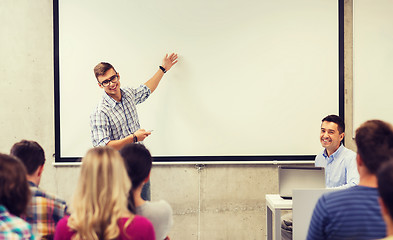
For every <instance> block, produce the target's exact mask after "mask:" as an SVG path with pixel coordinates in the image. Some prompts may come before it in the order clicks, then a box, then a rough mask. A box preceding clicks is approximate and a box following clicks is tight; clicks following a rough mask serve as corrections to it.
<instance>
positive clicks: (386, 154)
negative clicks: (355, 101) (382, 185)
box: [355, 120, 393, 174]
mask: <svg viewBox="0 0 393 240" xmlns="http://www.w3.org/2000/svg"><path fill="white" fill-rule="evenodd" d="M355 141H356V145H357V154H358V156H357V158H358V165H359V163H361V164H362V165H359V166H358V168H359V173H360V168H361V167H362V166H365V167H366V170H367V171H368V173H370V174H377V171H378V170H379V168H380V166H381V165H382V164H383V163H385V162H387V161H388V160H389V159H390V158H392V157H393V128H392V125H390V124H389V123H387V122H384V121H381V120H370V121H366V122H365V123H363V124H362V125H361V126H360V127H359V128H358V129H357V130H356V137H355Z"/></svg>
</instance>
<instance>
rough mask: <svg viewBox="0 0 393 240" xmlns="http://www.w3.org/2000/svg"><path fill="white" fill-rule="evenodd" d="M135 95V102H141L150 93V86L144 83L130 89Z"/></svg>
mask: <svg viewBox="0 0 393 240" xmlns="http://www.w3.org/2000/svg"><path fill="white" fill-rule="evenodd" d="M132 90H133V94H134V97H135V103H136V104H140V103H143V102H144V101H145V100H146V99H147V98H148V97H149V96H150V94H151V91H150V88H148V87H147V86H146V85H143V84H142V85H140V86H139V87H138V88H135V89H132Z"/></svg>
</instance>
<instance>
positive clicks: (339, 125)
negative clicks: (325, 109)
mask: <svg viewBox="0 0 393 240" xmlns="http://www.w3.org/2000/svg"><path fill="white" fill-rule="evenodd" d="M325 121H326V122H334V123H336V124H337V128H338V132H339V133H340V134H341V133H343V132H345V123H344V120H343V119H342V118H341V117H339V116H337V115H328V116H326V117H324V118H323V119H322V122H325Z"/></svg>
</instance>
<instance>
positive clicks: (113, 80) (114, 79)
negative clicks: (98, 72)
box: [99, 73, 119, 87]
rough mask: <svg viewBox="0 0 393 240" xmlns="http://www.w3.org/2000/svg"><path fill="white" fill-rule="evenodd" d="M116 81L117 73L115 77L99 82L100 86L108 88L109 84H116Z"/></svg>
mask: <svg viewBox="0 0 393 240" xmlns="http://www.w3.org/2000/svg"><path fill="white" fill-rule="evenodd" d="M117 80H119V75H117V73H116V74H115V75H113V76H112V77H110V78H108V79H107V80H104V81H102V82H99V83H100V84H101V85H102V86H104V87H108V86H109V84H110V83H111V82H112V83H116V82H117Z"/></svg>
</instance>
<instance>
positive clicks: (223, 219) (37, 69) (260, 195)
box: [0, 0, 353, 239]
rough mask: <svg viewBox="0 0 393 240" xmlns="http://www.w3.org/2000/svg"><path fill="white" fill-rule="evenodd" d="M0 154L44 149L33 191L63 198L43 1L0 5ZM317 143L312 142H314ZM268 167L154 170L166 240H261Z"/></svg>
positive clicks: (65, 184) (65, 175) (67, 187)
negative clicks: (19, 145) (168, 213)
mask: <svg viewBox="0 0 393 240" xmlns="http://www.w3.org/2000/svg"><path fill="white" fill-rule="evenodd" d="M345 4H346V9H345V11H346V20H345V24H346V25H345V26H346V33H345V34H346V40H345V76H346V82H345V84H346V85H345V88H346V89H345V92H346V93H345V96H346V100H345V114H346V116H345V117H346V123H347V134H348V135H347V138H346V143H347V145H348V146H351V148H353V141H352V139H351V138H352V136H351V133H352V47H351V45H352V10H351V9H352V7H351V5H352V1H345ZM0 22H1V23H2V26H1V37H0V53H1V58H0V76H1V77H2V79H1V81H0V89H1V94H0V109H1V110H0V129H1V133H2V134H1V135H2V137H1V138H0V152H5V153H8V152H9V149H10V148H11V146H12V144H13V143H14V142H16V141H19V140H21V139H31V140H36V141H37V142H39V143H40V144H41V145H42V146H43V148H44V149H45V151H46V159H47V162H46V165H45V172H44V176H43V179H42V183H41V187H42V188H44V189H47V190H49V191H51V192H53V193H56V194H58V195H59V196H61V197H62V198H64V199H66V200H67V201H69V200H70V199H71V195H72V193H73V191H74V189H75V184H76V181H77V176H78V171H79V167H54V166H53V165H52V164H53V162H54V158H53V154H54V123H53V122H54V116H53V115H54V104H53V92H54V89H53V88H54V85H53V33H52V32H53V25H52V1H51V0H2V1H1V2H0ZM316 141H317V139H316ZM276 180H277V170H276V166H274V165H207V166H205V167H204V168H202V169H198V168H196V167H195V166H194V165H174V166H162V165H156V166H154V168H153V171H152V179H151V183H152V198H153V200H154V199H166V200H167V201H168V202H169V203H170V204H171V205H172V207H173V210H174V226H173V228H172V231H171V233H170V236H171V237H172V239H262V238H264V236H265V233H266V231H265V212H266V208H265V194H267V193H277V191H278V186H277V181H276Z"/></svg>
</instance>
